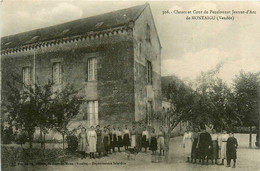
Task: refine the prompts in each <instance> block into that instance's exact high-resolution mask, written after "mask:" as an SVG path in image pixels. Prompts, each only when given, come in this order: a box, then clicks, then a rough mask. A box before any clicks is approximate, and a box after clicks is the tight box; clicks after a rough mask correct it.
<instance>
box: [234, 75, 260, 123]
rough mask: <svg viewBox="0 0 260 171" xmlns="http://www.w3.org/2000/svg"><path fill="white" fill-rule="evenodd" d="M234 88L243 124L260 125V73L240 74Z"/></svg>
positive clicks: (235, 80)
mask: <svg viewBox="0 0 260 171" xmlns="http://www.w3.org/2000/svg"><path fill="white" fill-rule="evenodd" d="M233 86H234V96H235V101H236V104H237V111H238V113H239V114H240V116H241V118H242V121H243V124H244V125H245V126H257V125H259V100H260V73H251V72H248V73H245V72H240V74H239V75H238V76H236V78H235V79H234V84H233ZM257 118H258V119H257Z"/></svg>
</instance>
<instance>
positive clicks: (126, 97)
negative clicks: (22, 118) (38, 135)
mask: <svg viewBox="0 0 260 171" xmlns="http://www.w3.org/2000/svg"><path fill="white" fill-rule="evenodd" d="M161 48H162V47H161V44H160V40H159V37H158V34H157V31H156V26H155V23H154V20H153V16H152V12H151V8H150V6H149V4H148V3H146V4H144V5H140V6H134V7H130V8H127V9H122V10H118V11H114V12H110V13H106V14H101V15H97V16H92V17H88V18H83V19H79V20H75V21H71V22H67V23H64V24H59V25H54V26H51V27H46V28H41V29H37V30H32V31H28V32H23V33H19V34H15V35H10V36H6V37H2V38H1V65H2V66H1V75H2V79H1V84H2V89H1V93H2V99H1V100H2V101H4V100H6V94H7V93H8V92H7V91H8V90H7V85H6V83H7V81H8V80H9V79H11V74H12V73H16V74H19V75H20V79H21V81H23V82H24V83H25V84H30V83H38V84H40V85H43V84H46V83H47V81H48V80H52V81H53V82H54V84H55V88H56V89H60V88H62V86H64V85H66V84H68V83H70V84H74V86H75V87H76V88H78V89H81V91H80V94H81V95H84V96H85V97H86V99H87V102H86V104H83V105H82V109H81V111H80V113H79V114H78V116H77V118H76V121H79V122H84V123H87V125H88V126H90V125H94V126H95V125H97V124H100V125H102V126H104V125H107V124H121V125H123V124H131V123H132V122H137V121H140V120H142V119H145V120H146V121H147V123H148V124H149V123H150V120H151V114H152V112H156V111H159V110H161V103H162V101H161V99H162V98H161Z"/></svg>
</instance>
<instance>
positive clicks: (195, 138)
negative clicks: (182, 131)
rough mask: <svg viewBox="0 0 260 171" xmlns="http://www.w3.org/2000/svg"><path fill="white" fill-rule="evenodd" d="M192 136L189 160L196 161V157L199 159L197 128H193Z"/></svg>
mask: <svg viewBox="0 0 260 171" xmlns="http://www.w3.org/2000/svg"><path fill="white" fill-rule="evenodd" d="M192 136H193V143H192V150H191V162H192V163H197V159H199V149H198V148H197V144H198V139H199V129H198V128H194V132H193V134H192Z"/></svg>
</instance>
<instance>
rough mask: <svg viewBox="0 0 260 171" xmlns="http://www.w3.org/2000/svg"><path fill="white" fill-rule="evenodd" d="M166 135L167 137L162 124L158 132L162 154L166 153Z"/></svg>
mask: <svg viewBox="0 0 260 171" xmlns="http://www.w3.org/2000/svg"><path fill="white" fill-rule="evenodd" d="M164 137H165V132H164V130H163V127H162V126H160V128H159V133H158V145H159V150H160V155H162V154H163V155H164V149H165V145H164ZM162 152H163V153H162Z"/></svg>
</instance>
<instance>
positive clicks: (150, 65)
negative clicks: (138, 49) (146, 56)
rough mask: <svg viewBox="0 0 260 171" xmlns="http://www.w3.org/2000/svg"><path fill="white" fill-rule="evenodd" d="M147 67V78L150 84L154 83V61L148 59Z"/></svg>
mask: <svg viewBox="0 0 260 171" xmlns="http://www.w3.org/2000/svg"><path fill="white" fill-rule="evenodd" d="M146 67H147V71H146V72H147V73H146V77H147V78H146V80H147V83H148V84H152V74H153V73H152V63H151V62H150V61H147V63H146Z"/></svg>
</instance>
